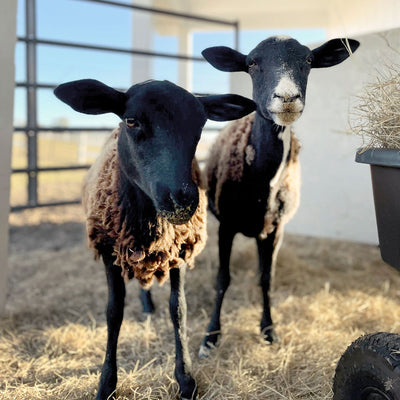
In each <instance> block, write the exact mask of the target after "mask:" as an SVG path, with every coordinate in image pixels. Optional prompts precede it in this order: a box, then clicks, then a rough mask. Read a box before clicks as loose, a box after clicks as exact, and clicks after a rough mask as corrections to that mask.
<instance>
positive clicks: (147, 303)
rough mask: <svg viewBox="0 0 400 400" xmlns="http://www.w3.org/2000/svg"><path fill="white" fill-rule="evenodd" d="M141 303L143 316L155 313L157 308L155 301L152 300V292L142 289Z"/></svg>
mask: <svg viewBox="0 0 400 400" xmlns="http://www.w3.org/2000/svg"><path fill="white" fill-rule="evenodd" d="M140 301H141V302H142V307H143V314H144V315H145V316H148V315H150V314H153V313H154V310H155V307H154V303H153V299H152V298H151V292H150V289H149V290H145V289H142V288H140Z"/></svg>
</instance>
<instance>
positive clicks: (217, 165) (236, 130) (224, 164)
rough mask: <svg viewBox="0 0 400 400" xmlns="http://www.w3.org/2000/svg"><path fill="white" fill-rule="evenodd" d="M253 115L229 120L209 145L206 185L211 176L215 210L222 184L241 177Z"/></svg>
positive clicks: (217, 208) (238, 180) (238, 179)
mask: <svg viewBox="0 0 400 400" xmlns="http://www.w3.org/2000/svg"><path fill="white" fill-rule="evenodd" d="M255 115H256V113H255V112H254V113H252V114H250V115H247V116H245V117H243V118H241V119H238V120H236V121H233V122H230V123H229V124H228V125H227V126H225V127H224V128H223V129H222V130H221V132H220V134H219V135H218V137H217V139H216V141H215V143H214V144H213V145H212V146H211V151H210V154H209V157H208V160H207V163H206V167H205V174H206V179H207V183H208V185H209V184H210V182H211V179H212V177H213V176H215V177H216V180H217V185H216V188H215V199H214V204H215V209H216V210H217V212H218V211H219V207H218V203H219V196H220V195H221V190H222V186H223V184H224V183H225V182H226V181H229V180H230V181H236V182H240V180H241V179H242V174H243V163H244V155H245V151H246V147H247V143H248V141H249V136H250V132H251V129H252V127H253V121H254V117H255Z"/></svg>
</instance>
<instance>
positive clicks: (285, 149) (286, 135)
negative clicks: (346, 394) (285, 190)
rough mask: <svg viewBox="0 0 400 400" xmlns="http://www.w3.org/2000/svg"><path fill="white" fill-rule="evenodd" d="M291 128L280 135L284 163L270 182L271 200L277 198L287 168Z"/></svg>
mask: <svg viewBox="0 0 400 400" xmlns="http://www.w3.org/2000/svg"><path fill="white" fill-rule="evenodd" d="M290 130H291V128H290V126H287V127H286V128H285V129H284V130H283V131H282V132H281V133H280V134H279V135H278V137H279V139H281V140H282V142H283V152H282V153H283V154H282V161H281V164H280V165H279V168H278V170H277V171H276V174H275V176H274V177H273V178H272V179H271V181H270V182H269V186H270V188H271V189H270V196H269V197H270V199H271V198H275V195H276V192H277V187H276V186H277V183H278V182H279V180H280V177H281V175H282V171H283V169H284V168H285V165H286V160H287V157H288V154H289V150H290V139H291V136H290Z"/></svg>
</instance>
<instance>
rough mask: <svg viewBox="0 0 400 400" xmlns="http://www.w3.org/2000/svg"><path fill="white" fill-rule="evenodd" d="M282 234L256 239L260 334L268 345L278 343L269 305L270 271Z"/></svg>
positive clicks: (275, 233)
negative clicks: (258, 272)
mask: <svg viewBox="0 0 400 400" xmlns="http://www.w3.org/2000/svg"><path fill="white" fill-rule="evenodd" d="M281 238H282V234H281V233H277V230H275V231H273V232H272V233H270V234H269V235H268V236H267V238H266V239H264V240H261V239H259V238H257V248H258V259H259V267H260V286H261V289H262V295H263V302H264V304H263V313H262V317H261V323H260V328H261V333H262V334H263V335H264V339H265V341H266V342H267V343H268V344H272V343H273V342H277V341H279V338H278V335H277V334H276V332H275V330H274V327H273V323H272V318H271V305H270V295H269V292H270V286H271V271H273V268H274V267H275V262H276V257H277V254H278V251H279V248H280V244H281Z"/></svg>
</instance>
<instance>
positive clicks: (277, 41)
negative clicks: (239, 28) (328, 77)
mask: <svg viewBox="0 0 400 400" xmlns="http://www.w3.org/2000/svg"><path fill="white" fill-rule="evenodd" d="M359 45H360V43H359V42H358V41H357V40H353V39H332V40H329V41H328V42H326V43H324V44H323V45H321V46H319V47H317V48H316V49H314V50H310V49H309V48H308V47H306V46H303V45H301V44H300V43H299V42H298V41H297V40H295V39H292V38H290V37H287V36H273V37H270V38H268V39H266V40H264V41H262V42H261V43H260V44H259V45H258V46H257V47H256V48H255V49H254V50H252V51H251V52H250V53H249V54H248V55H247V56H246V55H244V54H242V53H240V52H239V51H237V50H234V49H231V48H229V47H226V46H216V47H209V48H207V49H205V50H203V52H202V54H203V56H204V58H205V59H206V60H207V61H208V62H209V63H210V64H211V65H213V66H214V67H215V68H217V69H219V70H221V71H226V72H234V71H245V72H248V73H249V74H250V76H251V79H252V81H253V98H254V100H255V102H256V103H257V111H258V112H259V113H260V114H261V115H262V116H263V117H264V118H267V119H271V120H273V121H274V122H275V123H276V124H278V125H290V124H292V123H293V122H294V121H296V120H297V118H299V117H300V115H301V114H302V112H303V109H304V104H305V96H306V87H307V80H308V75H309V73H310V70H311V68H325V67H332V66H334V65H336V64H340V63H341V62H342V61H344V60H346V59H347V58H348V57H349V55H350V54H351V52H354V51H356V50H357V48H358V46H359Z"/></svg>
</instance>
